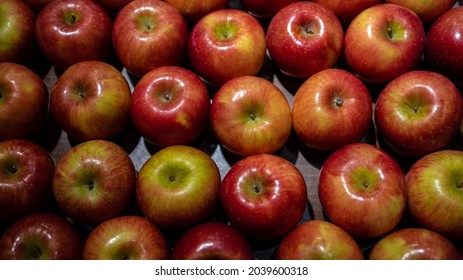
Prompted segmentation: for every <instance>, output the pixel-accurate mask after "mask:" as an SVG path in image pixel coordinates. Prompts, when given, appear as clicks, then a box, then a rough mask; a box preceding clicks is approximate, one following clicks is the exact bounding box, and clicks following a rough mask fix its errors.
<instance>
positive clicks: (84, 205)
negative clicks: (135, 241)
mask: <svg viewBox="0 0 463 280" xmlns="http://www.w3.org/2000/svg"><path fill="white" fill-rule="evenodd" d="M136 176H137V174H136V170H135V167H134V165H133V163H132V160H131V158H130V157H129V155H128V154H127V152H126V151H125V150H124V149H122V147H120V146H119V145H117V144H115V143H113V142H110V141H107V140H90V141H86V142H83V143H80V144H78V145H77V146H74V147H72V148H71V149H70V150H68V151H67V152H66V153H65V154H64V155H63V157H62V158H61V159H60V160H59V161H58V162H57V164H56V167H55V173H54V175H53V194H54V198H55V200H56V204H57V206H58V207H59V209H60V210H61V211H62V212H63V213H64V214H66V215H67V216H68V217H70V218H71V219H73V220H74V221H76V222H78V223H82V224H86V225H96V224H99V223H101V222H103V221H105V220H108V219H110V218H113V217H115V216H118V215H121V214H122V213H124V212H125V211H126V210H127V209H128V208H129V207H130V206H132V204H133V203H134V195H135V182H136Z"/></svg>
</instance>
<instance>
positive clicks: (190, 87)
mask: <svg viewBox="0 0 463 280" xmlns="http://www.w3.org/2000/svg"><path fill="white" fill-rule="evenodd" d="M209 107H210V97H209V92H208V90H207V88H206V85H205V84H204V83H203V81H202V80H201V79H200V78H199V77H198V75H196V74H195V73H194V72H192V71H190V70H188V69H185V68H181V67H177V66H164V67H159V68H156V69H154V70H151V71H150V72H148V73H147V74H146V75H144V76H143V77H142V78H141V80H140V81H138V83H137V84H136V86H135V89H134V91H133V95H132V103H131V109H130V112H131V118H132V123H133V124H134V126H135V128H136V129H137V131H138V132H139V133H140V134H141V136H143V137H144V138H145V139H146V140H148V141H149V142H151V143H152V144H154V145H156V146H159V147H166V146H171V145H178V144H188V143H191V142H192V141H194V140H196V139H197V138H198V137H199V136H200V135H201V134H202V133H203V132H204V130H205V129H206V127H207V125H208V120H209Z"/></svg>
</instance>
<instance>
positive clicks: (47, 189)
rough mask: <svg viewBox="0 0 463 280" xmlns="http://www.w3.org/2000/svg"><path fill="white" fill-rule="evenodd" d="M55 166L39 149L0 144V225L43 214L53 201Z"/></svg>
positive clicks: (19, 143) (18, 142) (23, 143)
mask: <svg viewBox="0 0 463 280" xmlns="http://www.w3.org/2000/svg"><path fill="white" fill-rule="evenodd" d="M54 170H55V163H54V161H53V158H52V157H51V155H50V154H49V153H48V152H47V151H46V150H45V149H44V148H42V147H41V146H39V145H37V144H35V143H33V142H30V141H26V140H17V139H13V140H6V141H1V142H0V221H2V222H4V221H7V222H12V221H15V220H17V219H19V218H21V217H23V216H25V215H27V214H31V213H33V212H38V211H43V210H46V209H48V208H49V207H50V206H51V203H52V201H53V193H52V180H53V172H54Z"/></svg>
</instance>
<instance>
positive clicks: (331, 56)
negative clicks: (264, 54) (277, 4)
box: [267, 1, 344, 79]
mask: <svg viewBox="0 0 463 280" xmlns="http://www.w3.org/2000/svg"><path fill="white" fill-rule="evenodd" d="M343 40H344V31H343V29H342V26H341V23H340V22H339V20H338V19H337V17H336V15H335V14H334V13H333V12H332V11H331V10H330V9H328V8H325V7H324V6H322V5H320V4H317V3H314V2H308V1H302V2H296V3H293V4H290V5H288V6H286V7H285V8H283V9H281V10H280V11H279V12H278V13H277V14H276V15H275V16H274V17H273V18H272V20H271V21H270V24H269V26H268V29H267V45H268V52H269V54H270V57H271V59H272V62H273V63H274V64H275V66H276V67H277V68H278V69H280V71H281V72H282V73H284V74H285V75H287V76H290V77H293V78H297V79H307V78H308V77H310V76H311V75H313V74H315V73H317V72H319V71H321V70H324V69H327V68H331V67H333V66H334V65H335V64H336V63H337V62H338V59H339V57H340V55H341V52H342V50H343Z"/></svg>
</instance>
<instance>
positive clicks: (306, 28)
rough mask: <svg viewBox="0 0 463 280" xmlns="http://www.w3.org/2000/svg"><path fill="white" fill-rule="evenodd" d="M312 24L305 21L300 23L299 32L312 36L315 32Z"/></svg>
mask: <svg viewBox="0 0 463 280" xmlns="http://www.w3.org/2000/svg"><path fill="white" fill-rule="evenodd" d="M313 29H314V24H313V23H312V22H309V23H306V24H303V25H301V32H302V34H304V35H306V36H312V35H314V34H315V32H314V30H313Z"/></svg>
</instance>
